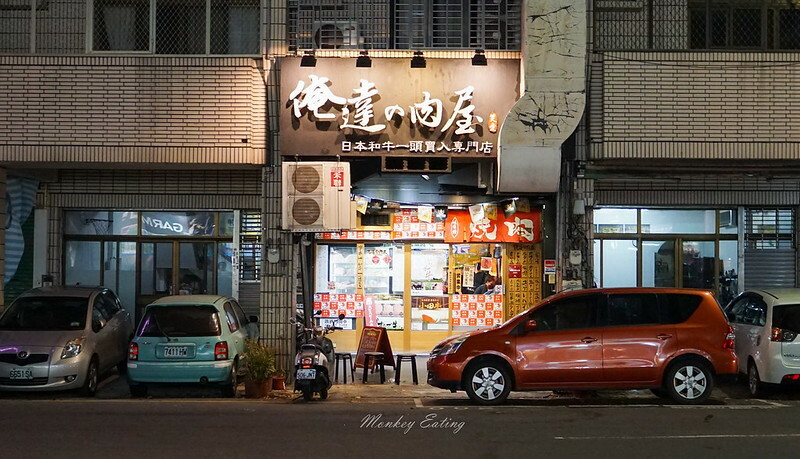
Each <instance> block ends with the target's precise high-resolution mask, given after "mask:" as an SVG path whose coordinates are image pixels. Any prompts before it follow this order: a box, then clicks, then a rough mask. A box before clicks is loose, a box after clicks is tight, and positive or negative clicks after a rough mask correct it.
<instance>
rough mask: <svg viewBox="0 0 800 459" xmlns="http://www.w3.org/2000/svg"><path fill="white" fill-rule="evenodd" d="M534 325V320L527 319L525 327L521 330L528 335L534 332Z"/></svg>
mask: <svg viewBox="0 0 800 459" xmlns="http://www.w3.org/2000/svg"><path fill="white" fill-rule="evenodd" d="M536 325H537V324H536V321H535V320H534V319H528V320H527V321H526V322H525V327H524V328H523V330H525V333H530V332H532V331H534V330H536Z"/></svg>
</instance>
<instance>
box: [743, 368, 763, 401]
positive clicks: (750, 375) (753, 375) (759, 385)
mask: <svg viewBox="0 0 800 459" xmlns="http://www.w3.org/2000/svg"><path fill="white" fill-rule="evenodd" d="M747 390H748V391H749V392H750V395H751V396H752V397H761V396H763V395H764V383H763V382H761V377H760V376H759V375H758V368H756V363H755V362H750V363H748V364H747Z"/></svg>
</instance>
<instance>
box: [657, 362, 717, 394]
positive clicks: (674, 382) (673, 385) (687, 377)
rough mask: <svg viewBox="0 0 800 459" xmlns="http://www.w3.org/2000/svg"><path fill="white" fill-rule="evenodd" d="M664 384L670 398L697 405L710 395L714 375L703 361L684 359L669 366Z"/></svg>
mask: <svg viewBox="0 0 800 459" xmlns="http://www.w3.org/2000/svg"><path fill="white" fill-rule="evenodd" d="M664 385H665V387H666V390H667V393H668V394H669V396H670V398H671V399H672V400H674V401H676V402H678V403H680V404H683V405H698V404H700V403H703V402H705V401H706V400H708V398H709V397H710V396H711V391H712V390H713V389H714V375H713V374H711V370H710V369H709V366H708V364H706V363H705V362H702V361H700V360H697V359H685V360H680V361H678V362H676V363H674V364H673V365H672V366H670V368H669V370H668V371H667V375H666V378H665V381H664Z"/></svg>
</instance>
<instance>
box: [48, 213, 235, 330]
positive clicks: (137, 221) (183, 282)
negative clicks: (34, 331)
mask: <svg viewBox="0 0 800 459" xmlns="http://www.w3.org/2000/svg"><path fill="white" fill-rule="evenodd" d="M64 220H65V223H64V239H65V240H64V264H63V266H64V284H65V285H78V284H79V285H103V286H106V287H109V288H111V289H112V290H114V291H115V292H116V293H117V294H118V295H119V297H120V300H121V301H122V304H123V307H124V308H125V309H126V310H128V312H130V314H131V316H132V317H134V318H135V320H137V321H138V320H139V318H140V317H141V311H142V309H143V308H144V306H146V305H147V304H149V303H151V302H153V301H155V300H156V299H158V298H161V297H163V296H167V295H189V294H218V295H226V296H232V295H233V293H234V282H235V281H238V276H237V275H236V274H237V272H235V268H236V267H235V266H234V264H233V261H234V241H233V240H234V238H233V233H234V222H235V219H234V214H233V212H212V211H204V212H177V211H176V212H135V211H124V212H123V211H104V210H80V211H66V212H65V214H64Z"/></svg>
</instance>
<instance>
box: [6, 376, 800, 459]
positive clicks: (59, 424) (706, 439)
mask: <svg viewBox="0 0 800 459" xmlns="http://www.w3.org/2000/svg"><path fill="white" fill-rule="evenodd" d="M334 389H335V388H334ZM335 395H336V394H335V391H334V392H332V398H331V399H330V400H327V401H314V402H311V403H304V402H302V401H300V400H297V401H292V400H278V401H266V402H264V401H251V400H245V399H234V400H225V399H218V398H200V397H197V396H194V395H192V396H191V397H192V398H172V396H171V395H170V394H169V393H165V394H162V395H158V394H156V397H155V398H151V399H144V400H137V399H130V398H125V397H120V398H110V399H103V398H98V399H91V400H87V399H82V398H80V397H70V396H58V397H53V396H48V395H38V396H15V395H8V394H5V395H3V396H2V397H0V457H2V458H4V459H5V458H17V457H20V458H29V457H36V458H38V457H47V458H72V457H76V458H77V457H80V458H87V457H113V458H127V457H131V458H133V457H136V458H142V457H153V458H161V457H164V458H176V457H177V458H183V457H192V458H204V457H221V458H225V457H248V458H250V457H252V458H274V457H337V458H338V457H348V458H351V457H359V458H361V457H376V458H394V457H404V458H407V457H420V458H421V457H512V455H513V456H520V455H523V456H524V457H546V458H550V457H570V458H573V457H581V456H585V457H628V458H636V457H647V458H654V457H665V458H674V457H725V458H732V457H754V456H757V457H796V456H797V453H798V450H799V449H800V423H799V422H797V419H798V418H800V400H798V398H799V397H798V396H796V395H794V396H789V397H784V396H778V397H771V398H770V399H766V400H751V399H747V398H744V397H738V396H733V397H728V396H727V395H722V396H720V397H715V400H714V403H713V404H711V405H708V406H703V407H680V406H674V405H669V404H662V403H660V402H658V401H657V400H658V399H655V398H648V397H632V398H624V397H623V398H604V397H599V398H592V399H585V400H580V401H578V402H576V401H575V400H571V399H567V400H564V401H559V400H536V399H519V400H512V401H511V402H510V403H509V404H507V405H503V406H500V407H492V408H484V407H476V406H472V405H470V404H469V403H468V401H467V400H466V399H465V398H461V397H459V398H437V397H427V398H415V399H395V400H388V401H387V400H385V399H380V398H373V399H370V398H364V399H357V398H356V399H354V398H350V397H338V398H337V397H336V396H335Z"/></svg>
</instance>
